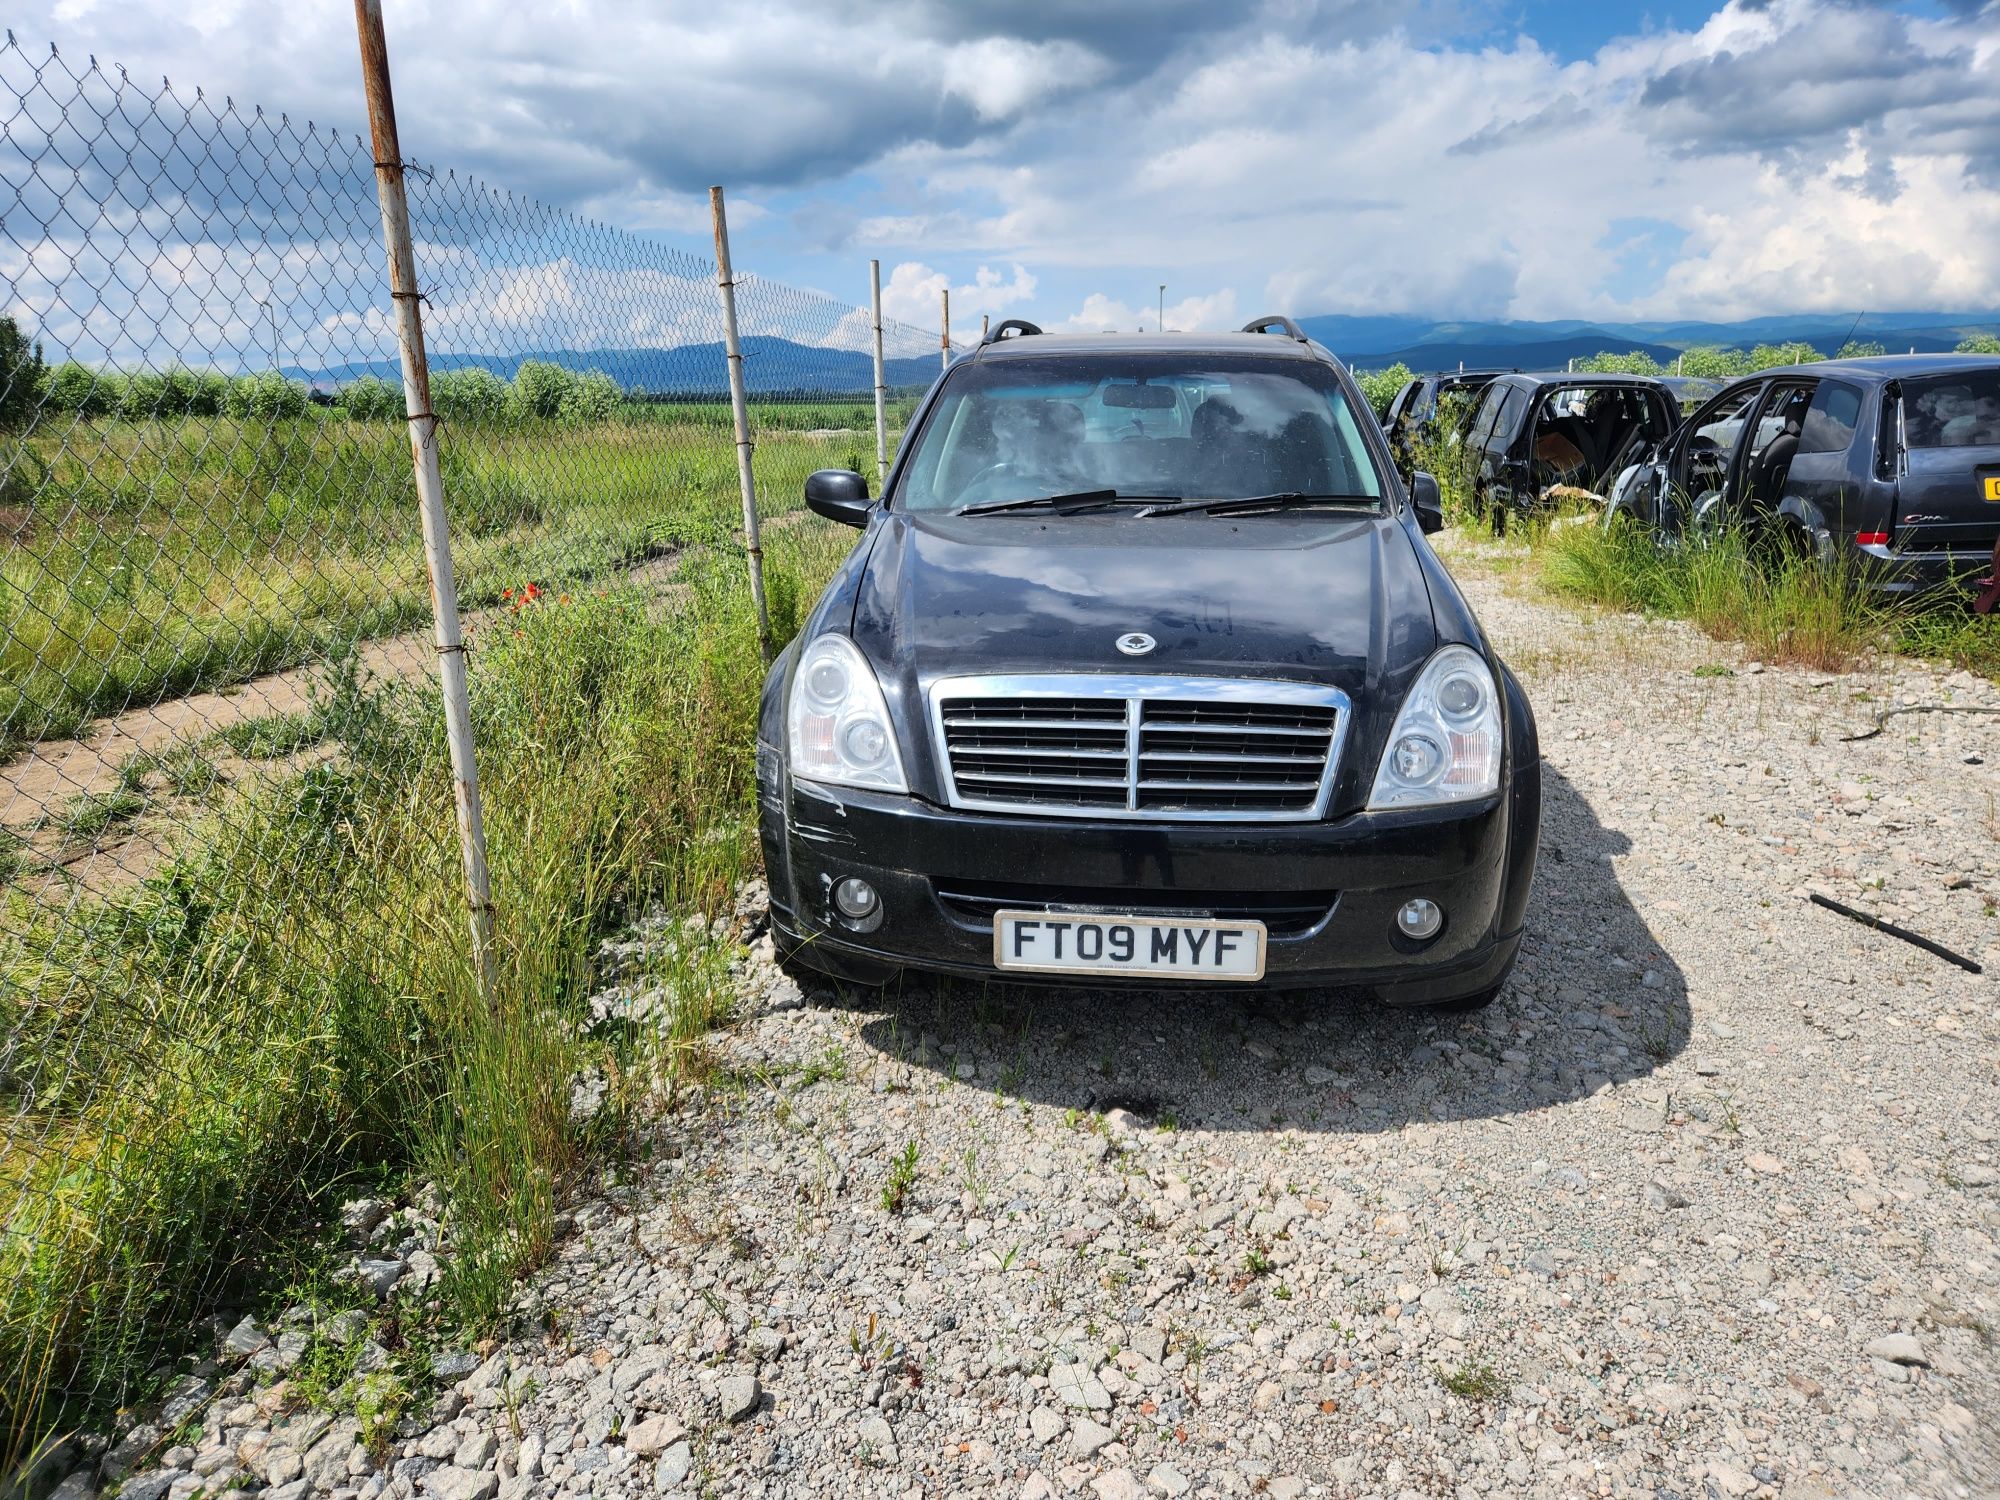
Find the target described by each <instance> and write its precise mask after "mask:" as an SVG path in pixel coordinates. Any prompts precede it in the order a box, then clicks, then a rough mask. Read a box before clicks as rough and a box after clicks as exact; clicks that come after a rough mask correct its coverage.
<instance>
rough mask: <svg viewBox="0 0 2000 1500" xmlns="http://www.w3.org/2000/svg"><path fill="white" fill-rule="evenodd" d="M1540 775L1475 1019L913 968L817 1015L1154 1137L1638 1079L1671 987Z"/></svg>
mask: <svg viewBox="0 0 2000 1500" xmlns="http://www.w3.org/2000/svg"><path fill="white" fill-rule="evenodd" d="M1542 775H1543V814H1542V816H1543V821H1542V843H1541V861H1540V868H1539V870H1538V872H1537V875H1536V881H1535V889H1534V894H1533V897H1532V899H1531V901H1530V905H1529V915H1528V935H1527V938H1526V941H1525V942H1524V944H1523V947H1522V952H1521V959H1520V963H1519V965H1518V967H1517V968H1516V969H1515V971H1514V975H1513V977H1512V978H1511V979H1510V980H1509V981H1508V984H1507V987H1506V989H1505V991H1504V992H1503V993H1502V995H1501V996H1500V998H1499V999H1498V1000H1496V1001H1495V1002H1494V1003H1493V1004H1492V1005H1491V1006H1489V1007H1487V1008H1486V1009H1485V1010H1483V1011H1477V1012H1473V1013H1470V1014H1452V1013H1441V1012H1437V1011H1425V1010H1398V1009H1393V1008H1390V1007H1387V1006H1384V1005H1382V1004H1380V1003H1378V1002H1376V1001H1374V1000H1372V999H1370V998H1368V997H1366V996H1362V995H1357V994H1355V993H1353V992H1342V991H1314V990H1291V991H1285V990H1276V991H1259V990H1218V989H1215V988H1207V989H1199V990H1196V989H1166V988H1162V989H1158V990H1109V989H1105V990H1090V989H1081V988H1079V989H1069V988H1057V987H1052V986H1031V985H1023V984H1014V983H1006V984H1002V983H989V984H981V983H977V982H967V981H965V980H962V979H959V980H947V979H941V978H932V977H929V976H922V975H914V974H913V975H910V976H907V977H906V978H905V979H904V980H903V981H902V982H901V983H900V984H898V985H896V986H892V987H891V988H890V989H889V990H887V991H883V992H871V993H869V994H868V995H867V996H866V998H865V999H864V998H863V997H861V996H853V997H849V998H847V999H845V1000H843V1001H840V1002H837V1003H845V1004H850V1005H854V1006H855V1007H856V1008H857V1009H862V1010H865V1011H867V1012H869V1013H870V1015H869V1019H867V1020H866V1021H865V1022H864V1023H863V1024H862V1026H861V1035H862V1037H863V1038H864V1040H865V1041H866V1042H867V1043H868V1044H869V1045H870V1046H872V1047H875V1048H876V1049H878V1050H879V1051H881V1052H882V1053H884V1054H887V1055H891V1056H894V1057H896V1058H898V1059H900V1060H902V1061H904V1062H906V1063H908V1064H911V1065H913V1066H916V1067H919V1068H928V1069H930V1070H933V1071H935V1072H936V1073H937V1074H939V1075H940V1077H941V1078H943V1079H946V1080H949V1081H950V1082H951V1083H953V1084H956V1085H957V1086H959V1087H963V1088H972V1089H979V1090H983V1091H987V1092H990V1093H992V1094H995V1095H997V1096H1002V1097H1005V1098H1009V1099H1014V1098H1018V1099H1021V1100H1024V1101H1028V1102H1030V1103H1034V1104H1041V1105H1051V1106H1054V1107H1057V1108H1062V1109H1078V1110H1094V1111H1100V1112H1108V1111H1110V1110H1113V1109H1124V1110H1126V1111H1128V1112H1129V1113H1130V1114H1131V1115H1133V1116H1135V1117H1136V1118H1137V1120H1138V1121H1139V1122H1142V1123H1148V1124H1156V1125H1181V1126H1200V1127H1202V1128H1204V1129H1219V1130H1232V1129H1234V1130H1259V1129H1270V1128H1274V1127H1276V1126H1280V1125H1283V1126H1289V1127H1295V1128H1302V1129H1315V1130H1328V1131H1342V1132H1368V1131H1377V1130H1393V1129H1397V1128H1399V1127H1401V1126H1403V1125H1406V1124H1411V1123H1416V1122H1423V1121H1448V1120H1457V1119H1478V1118H1486V1117H1492V1116H1502V1115H1512V1114H1518V1113H1522V1112H1524V1111H1528V1110H1533V1109H1538V1108H1545V1107H1547V1106H1549V1105H1552V1104H1559V1103H1563V1102H1565V1101H1568V1100H1573V1099H1579V1098H1583V1097H1586V1096H1588V1095H1590V1094H1593V1093H1595V1092H1597V1091H1598V1090H1600V1089H1602V1088H1603V1087H1604V1086H1605V1085H1607V1084H1612V1085H1622V1084H1626V1083H1630V1082H1632V1081H1634V1080H1639V1079H1643V1078H1644V1077H1645V1076H1646V1075H1648V1074H1650V1073H1651V1072H1652V1071H1653V1070H1654V1069H1656V1068H1657V1067H1658V1066H1659V1065H1660V1064H1661V1063H1662V1062H1664V1061H1666V1060H1668V1059H1670V1058H1672V1057H1674V1056H1676V1055H1677V1054H1678V1053H1680V1052H1681V1051H1682V1049H1683V1048H1685V1047H1686V1046H1687V1043H1688V1038H1689V1032H1690V1016H1689V1009H1688V1001H1687V989H1686V984H1685V981H1684V979H1683V976H1682V974H1681V971H1680V969H1679V968H1678V967H1677V966H1676V965H1675V964H1674V962H1673V960H1672V959H1671V958H1670V957H1669V956H1668V954H1667V953H1666V951H1665V949H1664V948H1663V947H1662V945H1661V944H1660V942H1659V941H1658V940H1657V939H1656V938H1655V937H1654V935H1653V933H1652V932H1651V930H1650V929H1649V928H1648V927H1647V926H1646V923H1645V920H1644V919H1643V918H1642V917H1641V916H1640V914H1639V912H1638V910H1637V909H1636V908H1635V907H1634V906H1633V904H1632V901H1631V900H1630V899H1629V898H1628V897H1627V895H1626V893H1625V890H1624V888H1623V887H1622V886H1621V885H1620V883H1619V880H1618V875H1617V872H1616V870H1615V869H1614V868H1613V866H1612V859H1613V858H1614V857H1615V856H1617V855H1620V854H1623V853H1625V852H1626V851H1627V850H1629V849H1630V847H1631V844H1630V841H1629V840H1628V839H1627V838H1626V837H1625V835H1624V834H1622V833H1620V832H1618V831H1617V830H1616V829H1611V828H1606V827H1605V826H1604V825H1603V824H1602V823H1600V822H1599V821H1598V819H1597V815H1596V814H1595V812H1594V811H1593V810H1592V809H1591V806H1590V804H1589V802H1588V801H1587V800H1586V799H1585V798H1584V797H1583V796H1582V795H1581V794H1580V793H1579V792H1578V791H1577V790H1576V789H1575V788H1574V787H1573V786H1571V785H1570V784H1569V782H1568V781H1567V780H1566V779H1564V778H1563V776H1562V775H1561V774H1560V773H1558V772H1557V771H1556V770H1555V769H1554V768H1553V767H1551V766H1549V765H1547V764H1546V763H1544V765H1543V768H1542ZM820 998H822V999H825V998H827V997H825V996H821V997H820ZM1642 1092H1643V1091H1642ZM1641 1107H1642V1108H1643V1106H1641Z"/></svg>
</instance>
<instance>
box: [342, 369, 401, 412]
mask: <svg viewBox="0 0 2000 1500" xmlns="http://www.w3.org/2000/svg"><path fill="white" fill-rule="evenodd" d="M335 405H337V406H338V407H339V408H340V409H341V410H342V411H344V412H345V413H346V414H347V417H348V420H349V421H353V422H387V421H391V420H394V421H400V420H402V417H403V388H402V386H401V385H400V384H398V385H391V384H389V382H388V381H386V380H384V379H383V378H382V377H381V376H380V375H363V376H362V377H361V378H360V379H358V380H353V381H350V382H348V384H346V385H344V386H342V387H341V388H340V396H339V398H338V400H337V401H336V402H335Z"/></svg>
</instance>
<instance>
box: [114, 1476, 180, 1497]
mask: <svg viewBox="0 0 2000 1500" xmlns="http://www.w3.org/2000/svg"><path fill="white" fill-rule="evenodd" d="M182 1477H183V1475H182V1471H181V1470H179V1469H155V1470H153V1471H152V1472H151V1473H148V1474H134V1475H133V1476H132V1477H131V1478H130V1479H128V1480H126V1481H125V1483H124V1484H122V1485H120V1486H119V1487H118V1500H166V1494H167V1491H169V1490H171V1489H172V1488H173V1487H174V1484H175V1482H176V1481H177V1480H179V1479H181V1478H182Z"/></svg>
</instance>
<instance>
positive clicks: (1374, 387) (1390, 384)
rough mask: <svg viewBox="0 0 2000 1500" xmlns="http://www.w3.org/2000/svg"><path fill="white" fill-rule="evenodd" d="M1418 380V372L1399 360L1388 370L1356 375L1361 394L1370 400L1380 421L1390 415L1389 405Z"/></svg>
mask: <svg viewBox="0 0 2000 1500" xmlns="http://www.w3.org/2000/svg"><path fill="white" fill-rule="evenodd" d="M1415 378H1416V372H1415V371H1413V370H1412V369H1411V368H1410V367H1409V366H1408V365H1406V364H1404V363H1403V362H1402V361H1401V360H1398V361H1397V362H1396V363H1395V364H1393V365H1391V366H1389V368H1388V369H1386V370H1367V371H1362V372H1358V373H1356V375H1355V377H1354V379H1355V383H1356V384H1357V385H1359V386H1360V387H1361V394H1362V395H1364V396H1366V397H1367V398H1368V404H1369V405H1370V406H1372V407H1374V408H1375V419H1376V420H1377V421H1380V420H1381V419H1382V418H1383V417H1386V416H1387V415H1388V414H1389V403H1390V402H1391V401H1394V400H1395V399H1396V392H1398V391H1400V390H1401V389H1402V388H1403V387H1404V386H1406V385H1408V384H1409V383H1410V381H1412V380H1413V379H1415Z"/></svg>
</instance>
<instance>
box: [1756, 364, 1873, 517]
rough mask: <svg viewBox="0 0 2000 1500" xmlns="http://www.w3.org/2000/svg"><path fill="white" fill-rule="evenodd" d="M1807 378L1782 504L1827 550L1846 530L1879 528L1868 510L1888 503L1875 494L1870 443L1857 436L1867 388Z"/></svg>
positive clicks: (1779, 505)
mask: <svg viewBox="0 0 2000 1500" xmlns="http://www.w3.org/2000/svg"><path fill="white" fill-rule="evenodd" d="M1802 384H1804V385H1805V386H1806V388H1807V397H1806V410H1805V417H1804V421H1803V423H1802V424H1801V426H1800V429H1799V435H1798V449H1797V452H1796V453H1794V454H1793V456H1792V460H1791V465H1790V468H1789V470H1788V471H1787V473H1786V476H1785V481H1784V486H1783V489H1782V491H1781V493H1780V494H1779V495H1778V496H1777V510H1778V514H1779V515H1781V516H1783V517H1785V518H1787V519H1789V520H1792V521H1795V522H1796V523H1798V525H1800V526H1801V527H1803V528H1804V529H1805V530H1806V531H1807V532H1808V533H1809V534H1810V535H1811V536H1812V538H1813V539H1814V542H1815V543H1816V545H1817V546H1818V548H1819V549H1820V550H1821V551H1822V552H1825V551H1828V550H1830V549H1831V547H1832V546H1833V544H1834V543H1835V542H1836V541H1837V540H1838V539H1839V538H1841V537H1842V536H1845V535H1849V534H1852V533H1853V532H1855V531H1856V530H1861V529H1865V530H1870V531H1872V530H1875V529H1877V525H1876V524H1875V523H1869V522H1868V521H1867V519H1866V514H1865V513H1867V512H1870V511H1874V510H1879V509H1881V508H1882V507H1881V506H1880V504H1879V502H1878V501H1877V499H1876V497H1875V496H1874V494H1873V491H1874V490H1875V489H1876V488H1877V485H1878V481H1877V480H1876V479H1875V478H1874V476H1873V475H1872V473H1871V472H1870V469H1871V468H1872V463H1871V459H1872V454H1870V453H1868V452H1867V451H1865V450H1866V449H1867V448H1868V447H1869V445H1868V444H1867V443H1866V442H1865V441H1864V440H1862V439H1860V438H1859V437H1857V434H1858V433H1859V431H1860V428H1861V425H1862V423H1861V414H1862V408H1863V403H1864V402H1866V400H1867V394H1866V392H1864V391H1863V390H1862V388H1861V387H1860V386H1859V385H1857V384H1855V383H1854V382H1853V381H1850V380H1841V379H1836V378H1833V377H1826V378H1823V379H1818V380H1812V381H1807V382H1802ZM1857 447H1858V448H1859V449H1860V450H1862V451H1858V452H1857Z"/></svg>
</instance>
